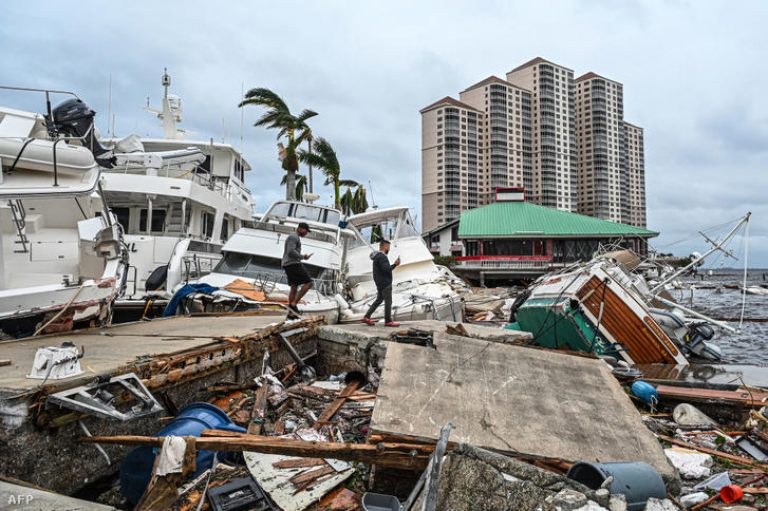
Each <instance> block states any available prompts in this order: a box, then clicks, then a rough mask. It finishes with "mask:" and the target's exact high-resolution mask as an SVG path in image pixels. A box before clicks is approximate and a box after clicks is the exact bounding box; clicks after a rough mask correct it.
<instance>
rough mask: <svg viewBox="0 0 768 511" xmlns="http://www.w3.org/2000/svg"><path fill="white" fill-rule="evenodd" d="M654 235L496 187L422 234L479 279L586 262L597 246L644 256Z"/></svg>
mask: <svg viewBox="0 0 768 511" xmlns="http://www.w3.org/2000/svg"><path fill="white" fill-rule="evenodd" d="M655 236H658V233H657V232H654V231H649V230H647V229H643V228H640V227H635V226H631V225H626V224H620V223H616V222H609V221H607V220H600V219H598V218H594V217H589V216H584V215H579V214H576V213H571V212H569V211H563V210H559V209H554V208H548V207H545V206H539V205H537V204H532V203H530V202H527V201H526V200H525V191H524V189H523V188H499V189H497V190H496V201H495V202H493V203H491V204H488V205H486V206H483V207H479V208H475V209H470V210H467V211H464V212H463V213H462V214H461V216H460V218H459V219H458V220H456V221H453V222H450V223H449V224H446V225H444V226H442V227H439V228H437V229H434V230H432V231H430V232H428V233H425V235H424V237H425V241H426V242H427V245H428V246H429V247H430V250H431V251H432V252H433V253H434V254H435V255H444V256H448V255H450V256H454V257H455V259H456V266H455V268H454V270H455V271H456V272H457V273H459V274H461V275H463V276H465V277H467V278H469V279H471V280H475V281H478V282H481V283H484V282H485V280H486V279H488V280H515V279H532V278H536V277H538V276H540V275H543V274H544V273H547V272H550V271H552V270H556V269H558V268H562V267H565V266H567V265H569V264H571V263H574V262H577V261H588V260H590V259H592V257H593V256H594V254H595V253H596V252H598V250H600V248H601V246H602V247H611V248H619V247H621V248H628V249H631V250H633V251H635V252H636V253H638V254H640V255H645V254H647V251H648V248H647V242H648V239H649V238H653V237H655Z"/></svg>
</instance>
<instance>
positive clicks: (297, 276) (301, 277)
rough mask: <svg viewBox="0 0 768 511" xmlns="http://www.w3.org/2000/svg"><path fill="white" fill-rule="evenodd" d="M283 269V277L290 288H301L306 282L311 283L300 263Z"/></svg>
mask: <svg viewBox="0 0 768 511" xmlns="http://www.w3.org/2000/svg"><path fill="white" fill-rule="evenodd" d="M283 269H284V270H285V276H286V277H288V285H290V286H301V285H302V284H306V283H307V282H312V277H310V276H309V273H307V270H305V269H304V265H303V264H301V263H299V264H289V265H288V266H286V267H285V268H283Z"/></svg>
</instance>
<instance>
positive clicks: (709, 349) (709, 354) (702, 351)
mask: <svg viewBox="0 0 768 511" xmlns="http://www.w3.org/2000/svg"><path fill="white" fill-rule="evenodd" d="M714 336H715V329H714V328H712V325H710V324H709V323H694V324H692V325H691V326H690V327H689V329H688V335H687V337H688V343H687V347H688V350H689V351H690V352H691V353H692V354H693V355H696V356H697V357H699V358H702V359H705V360H708V361H712V362H717V361H719V360H720V359H722V358H723V353H722V352H721V351H720V348H719V347H718V346H716V345H714V344H712V343H709V342H707V341H710V340H712V338H713V337H714Z"/></svg>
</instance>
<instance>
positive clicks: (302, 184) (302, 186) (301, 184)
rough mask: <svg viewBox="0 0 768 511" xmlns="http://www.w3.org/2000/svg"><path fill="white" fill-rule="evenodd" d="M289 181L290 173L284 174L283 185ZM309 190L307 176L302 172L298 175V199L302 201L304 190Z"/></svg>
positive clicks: (281, 182)
mask: <svg viewBox="0 0 768 511" xmlns="http://www.w3.org/2000/svg"><path fill="white" fill-rule="evenodd" d="M286 181H288V173H287V172H286V173H285V174H283V179H282V181H280V184H281V185H284V184H285V183H286ZM306 191H307V176H304V175H302V174H297V175H296V200H297V201H299V202H302V201H303V200H304V192H306Z"/></svg>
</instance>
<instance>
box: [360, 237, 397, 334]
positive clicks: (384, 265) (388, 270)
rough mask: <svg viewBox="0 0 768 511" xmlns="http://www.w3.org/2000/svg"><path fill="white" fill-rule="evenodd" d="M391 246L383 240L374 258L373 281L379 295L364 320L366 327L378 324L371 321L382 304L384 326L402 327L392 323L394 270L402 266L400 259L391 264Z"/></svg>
mask: <svg viewBox="0 0 768 511" xmlns="http://www.w3.org/2000/svg"><path fill="white" fill-rule="evenodd" d="M389 246H390V245H389V241H387V240H384V239H383V240H381V241H380V242H379V251H378V252H376V255H375V256H373V281H374V282H375V283H376V291H378V294H377V295H376V299H375V300H374V301H373V303H372V304H371V307H370V308H369V309H368V312H366V313H365V317H364V318H363V323H365V324H366V325H374V324H375V323H376V322H375V321H373V320H372V319H371V315H372V314H373V313H374V311H375V310H376V309H377V308H378V307H379V305H381V302H384V326H400V323H397V322H395V321H392V270H394V269H395V268H397V267H398V266H400V258H399V257H398V258H397V260H396V261H395V264H389V257H387V254H389Z"/></svg>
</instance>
